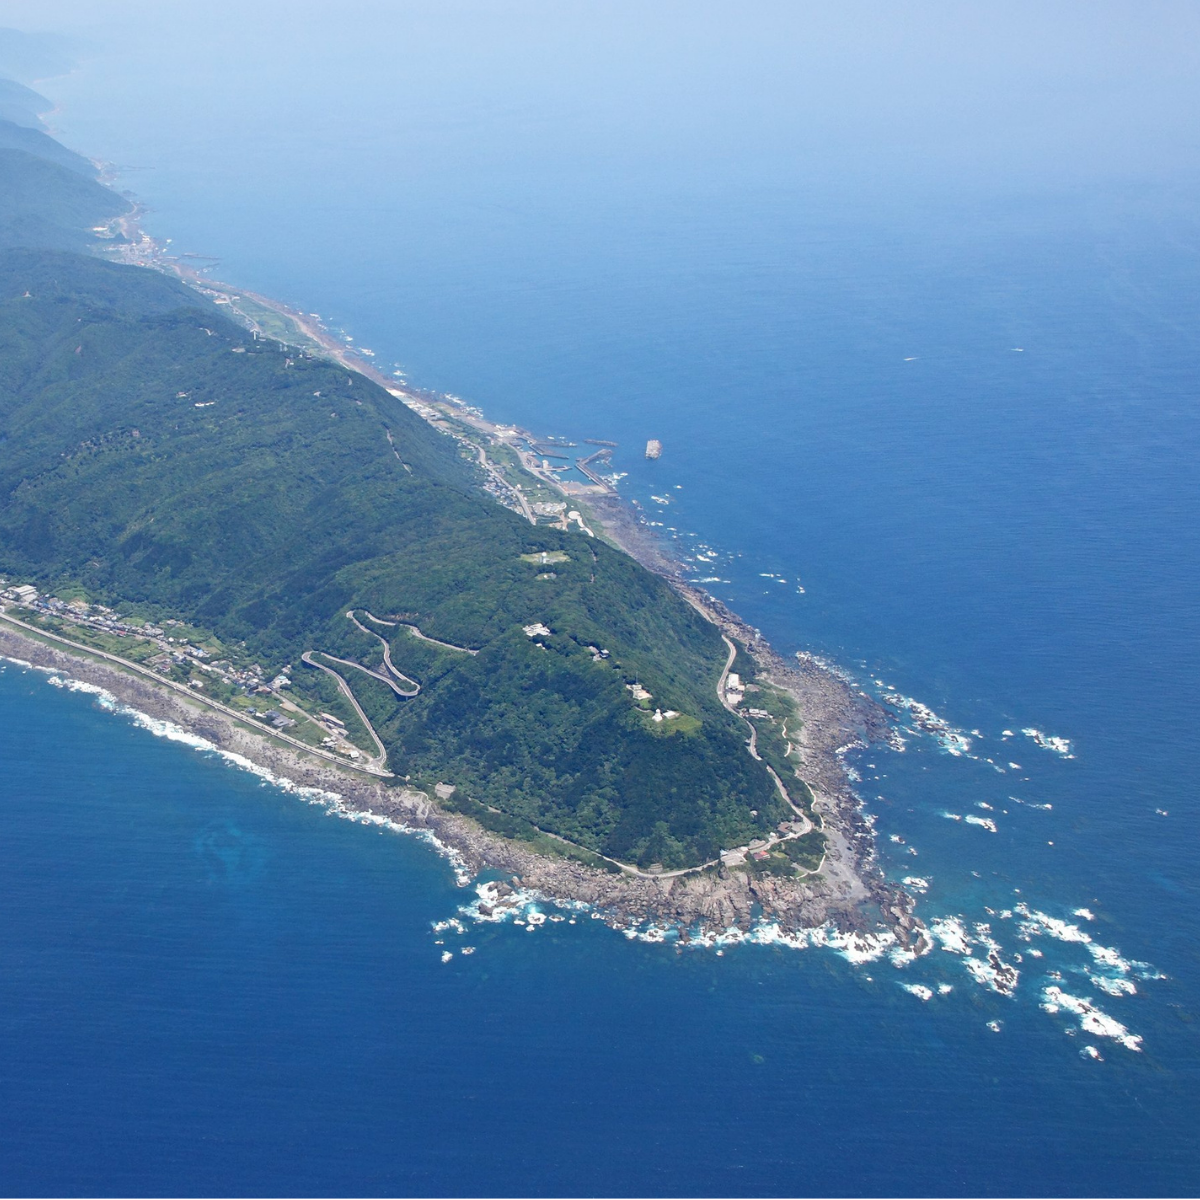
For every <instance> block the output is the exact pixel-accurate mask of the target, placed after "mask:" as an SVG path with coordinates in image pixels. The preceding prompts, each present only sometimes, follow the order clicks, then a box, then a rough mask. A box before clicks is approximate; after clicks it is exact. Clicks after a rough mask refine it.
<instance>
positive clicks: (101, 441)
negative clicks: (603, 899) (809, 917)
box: [0, 150, 787, 867]
mask: <svg viewBox="0 0 1200 1200" xmlns="http://www.w3.org/2000/svg"><path fill="white" fill-rule="evenodd" d="M92 189H94V191H93V190H92ZM96 192H99V193H100V195H101V196H102V197H104V202H103V203H100V201H99V200H98V199H97V197H96ZM124 207H125V203H124V201H122V200H120V198H119V197H116V196H114V195H113V194H112V193H110V192H107V191H105V190H104V189H103V188H100V187H99V186H98V185H96V184H94V183H93V182H91V181H90V180H87V179H86V178H84V177H83V176H82V175H80V174H79V173H77V172H73V171H71V170H69V169H67V168H64V167H62V166H59V165H57V164H54V163H50V162H47V161H44V160H40V159H37V158H35V157H34V156H33V155H31V154H29V153H28V152H26V151H22V150H7V151H4V150H0V244H7V245H10V246H11V245H12V244H13V242H12V238H11V237H10V238H9V240H8V241H7V242H5V241H4V238H5V236H6V235H5V233H4V231H5V230H10V231H11V230H18V231H21V230H23V231H25V232H26V233H29V231H30V230H34V231H35V232H36V230H37V229H41V230H42V231H43V232H45V234H46V239H47V240H46V241H45V242H44V243H42V245H43V246H46V247H50V248H49V249H47V248H39V249H28V248H26V249H8V250H3V251H0V574H3V575H4V576H5V577H6V578H8V579H10V580H14V579H15V580H19V581H27V582H32V583H34V584H35V585H36V586H38V587H39V588H40V589H41V590H42V591H43V592H51V593H54V594H61V595H72V594H78V593H79V592H82V593H83V594H85V595H86V596H87V597H88V598H90V599H92V600H96V601H100V602H102V603H105V604H109V605H112V606H117V605H120V606H122V611H123V612H128V611H130V608H131V607H132V608H133V609H134V610H135V611H139V612H142V613H144V614H146V615H152V616H154V618H155V619H156V620H159V619H163V618H165V617H168V616H170V617H173V618H178V619H183V620H186V621H188V622H191V623H194V624H195V625H196V626H197V627H198V628H200V629H202V630H206V631H208V633H209V634H210V635H211V636H212V637H213V638H215V639H216V640H217V642H218V643H219V644H220V645H222V646H223V647H225V648H226V649H227V650H228V649H229V648H231V647H237V648H238V653H241V654H244V655H246V656H250V657H252V658H254V659H256V660H257V661H259V662H261V663H262V664H263V665H264V666H265V667H266V669H267V670H268V671H272V672H273V671H275V670H277V669H279V668H281V667H282V666H284V665H287V664H292V665H293V670H292V677H293V681H294V688H295V692H296V699H297V702H298V703H302V704H303V705H304V706H305V707H308V708H310V709H317V708H320V709H324V710H325V711H328V712H331V713H334V714H335V715H337V716H339V717H341V718H342V720H344V721H345V722H346V724H347V726H348V727H350V728H351V729H352V730H353V731H354V732H355V733H359V734H363V733H365V731H363V730H362V729H361V726H358V727H357V728H355V726H354V725H353V724H352V722H353V714H352V712H350V710H349V706H348V705H346V704H344V702H342V701H341V700H340V698H339V696H338V694H337V689H336V686H335V685H334V682H333V681H332V680H331V679H329V677H328V676H325V675H324V674H323V673H322V672H319V671H316V670H309V669H306V668H304V667H302V666H301V665H300V662H301V655H302V654H303V653H304V651H306V650H319V651H325V652H327V653H330V654H334V655H338V656H339V657H344V658H347V659H351V660H354V661H358V662H361V663H363V664H364V665H367V666H371V667H373V668H378V667H379V665H380V663H381V661H382V657H381V648H380V645H379V643H378V641H377V640H376V639H374V638H372V637H369V636H367V635H365V634H363V633H362V632H361V631H359V630H357V629H355V628H354V627H353V625H352V624H351V622H349V621H348V620H347V619H346V615H345V614H346V612H347V610H348V609H351V608H354V609H364V610H369V611H370V612H372V613H374V614H376V615H377V616H380V617H386V618H388V619H391V620H397V621H400V622H410V623H412V624H414V625H417V626H419V627H420V629H421V631H422V632H423V633H424V634H426V635H427V636H428V637H430V638H436V639H439V640H441V641H444V642H447V643H450V644H451V645H452V646H460V647H469V648H471V649H472V650H476V651H478V653H476V654H464V653H460V652H455V651H453V650H449V649H446V648H443V647H438V646H436V645H434V644H433V643H431V642H427V641H423V640H421V639H419V638H417V637H415V636H413V634H412V633H411V632H410V631H409V630H408V629H406V628H404V627H403V626H402V625H396V626H392V627H386V626H380V629H379V631H380V632H381V633H382V634H384V636H386V637H388V638H389V643H390V649H391V655H392V658H393V661H394V662H395V665H396V667H397V668H398V669H399V670H400V671H403V672H404V673H405V674H406V675H410V676H411V677H412V678H413V679H415V680H417V681H418V682H419V683H420V685H421V691H420V694H419V695H418V696H417V697H416V698H415V699H411V700H407V701H405V700H400V699H398V698H397V697H396V695H395V694H394V693H393V692H392V691H391V689H389V688H388V687H386V686H385V685H384V684H382V683H379V682H377V681H375V680H372V679H371V678H369V677H368V676H366V675H364V674H362V673H361V672H357V671H352V670H351V671H348V672H346V674H347V675H348V676H352V678H348V679H347V682H348V683H349V685H350V686H351V687H352V688H353V690H354V694H355V696H356V697H357V698H358V700H359V703H361V704H362V706H363V708H364V710H365V711H366V713H367V715H368V717H369V719H370V720H371V722H372V724H373V725H374V726H375V728H376V730H377V731H378V733H379V735H380V737H381V738H382V739H383V741H384V743H385V745H386V747H387V749H388V755H389V765H390V766H391V769H392V770H393V771H395V772H396V774H397V775H398V776H401V777H403V776H411V777H412V779H413V780H414V781H416V782H418V783H420V784H422V785H423V786H426V787H428V788H432V786H433V784H434V783H437V782H447V783H452V784H454V785H456V787H457V789H458V790H457V793H456V796H457V797H458V801H457V803H458V804H459V805H465V806H466V808H465V809H464V811H469V813H470V815H471V816H472V817H474V818H475V819H476V820H479V821H480V822H481V823H485V822H488V821H490V822H492V827H495V828H499V827H500V826H503V828H502V829H501V831H502V832H504V833H506V834H508V835H509V836H514V837H525V838H526V839H527V840H532V841H533V842H534V844H537V845H539V846H541V845H542V841H539V840H538V839H539V838H541V839H544V840H546V841H548V842H553V843H554V846H555V847H556V850H555V852H558V853H564V852H567V851H566V848H565V847H564V846H563V845H562V843H561V842H556V841H555V840H554V839H553V838H549V839H546V834H547V833H550V834H556V835H558V836H560V837H563V838H567V839H569V840H570V841H571V842H573V843H576V844H577V845H578V846H580V847H582V848H583V851H582V852H581V853H583V854H584V855H585V856H586V852H587V851H597V852H600V853H603V854H606V855H609V856H612V857H614V858H618V859H621V860H622V861H630V862H637V863H641V864H643V865H646V864H649V863H652V862H661V863H663V864H664V865H665V866H668V867H677V866H683V865H690V864H693V863H698V862H701V861H705V860H708V859H711V858H713V857H714V856H715V855H716V853H717V851H718V850H720V849H721V848H723V847H727V846H732V845H739V844H744V843H745V842H747V841H748V840H749V839H751V838H753V837H759V836H763V835H764V834H765V833H766V831H768V830H769V829H771V828H772V827H773V826H774V825H775V823H776V822H777V821H779V820H780V819H782V818H784V817H785V816H786V815H787V812H786V809H785V808H784V806H783V805H782V802H781V801H780V800H779V798H778V796H777V794H776V792H775V789H774V785H773V783H772V781H771V779H770V776H769V774H768V773H767V772H766V770H765V769H764V768H763V766H762V765H761V764H759V763H757V762H755V761H754V760H753V759H752V758H751V757H750V756H749V755H748V754H747V753H746V750H745V732H744V727H743V726H742V725H741V723H740V722H739V721H738V720H737V718H735V717H733V716H732V715H730V714H729V713H728V712H726V711H725V709H724V708H723V707H722V705H721V704H720V703H719V701H718V700H717V697H716V682H717V678H718V676H719V674H720V669H721V665H722V663H723V661H724V656H725V648H724V645H723V643H722V642H721V639H720V637H719V635H718V633H717V631H716V630H715V629H714V628H713V627H712V626H711V625H710V624H708V623H707V622H706V621H705V620H704V619H703V618H702V617H700V616H699V615H698V614H697V613H696V612H695V611H694V610H693V609H692V608H691V607H690V606H689V605H687V604H686V603H685V602H684V601H683V600H682V599H680V598H679V597H678V596H677V595H676V594H675V593H674V592H673V591H672V590H671V589H670V587H669V586H668V585H667V584H666V583H665V582H664V581H663V580H661V579H659V578H658V577H657V576H655V575H653V574H651V573H650V572H648V571H646V570H644V569H643V568H642V567H641V566H639V565H638V564H637V563H635V562H634V561H633V560H632V559H630V558H628V557H627V556H626V555H624V554H622V553H621V552H619V551H617V550H615V549H613V548H612V547H610V546H608V545H607V544H605V543H604V542H603V541H601V540H600V539H590V538H587V537H586V536H584V535H582V534H580V533H577V532H561V531H558V530H555V529H552V528H549V527H544V526H539V527H537V528H536V529H535V528H533V527H532V526H530V525H529V524H528V522H526V521H524V520H523V519H522V518H521V517H519V516H518V515H516V514H514V513H511V512H509V511H508V510H507V509H505V508H503V507H501V506H499V505H498V504H496V503H494V502H493V501H492V500H490V499H489V498H488V497H487V496H486V495H484V494H483V493H482V492H481V491H480V490H479V489H478V486H477V479H478V469H477V467H476V466H474V465H473V464H471V463H470V462H467V461H464V459H463V458H462V457H461V456H460V453H459V444H458V443H457V442H456V441H455V440H454V439H452V438H449V437H446V436H445V435H444V434H441V433H439V432H437V431H436V430H434V429H432V428H431V427H430V426H429V425H428V424H426V423H425V422H424V421H423V420H421V419H420V418H419V417H418V416H417V415H416V414H415V413H413V412H412V411H411V410H410V409H409V408H407V407H406V406H405V405H404V404H403V403H402V402H401V401H399V400H398V399H396V398H395V397H393V396H392V395H391V394H390V393H388V392H387V391H386V390H384V389H383V388H380V387H377V386H376V385H374V384H372V383H370V382H369V381H367V380H366V379H364V378H363V377H361V376H358V375H355V374H352V373H350V372H347V371H346V370H345V369H343V368H342V367H340V366H338V365H336V364H335V363H332V362H329V361H327V360H323V359H320V358H314V357H309V356H306V355H305V354H304V353H302V352H301V351H298V350H296V349H294V348H287V347H284V346H282V345H280V344H279V343H276V342H271V341H265V340H256V339H255V338H253V337H252V336H251V335H250V334H249V333H247V332H246V331H245V330H243V329H241V328H240V327H238V326H236V325H234V324H232V323H231V322H230V321H229V320H228V319H227V318H226V317H225V316H224V315H223V313H222V311H221V310H220V309H219V308H217V307H215V306H213V305H211V304H209V303H208V302H207V301H206V300H204V299H203V298H202V297H201V296H199V295H198V294H197V293H196V292H194V291H192V290H191V289H189V288H187V287H185V286H184V285H183V284H181V283H178V282H176V281H174V280H171V279H168V278H166V277H164V276H162V275H159V274H157V273H155V272H152V271H148V270H144V269H140V268H132V267H123V266H117V265H114V264H112V263H106V262H103V261H100V260H99V259H97V258H95V257H88V256H83V255H78V254H73V253H64V252H61V247H62V246H63V245H64V244H67V245H70V244H73V243H71V241H70V239H71V238H78V239H81V242H82V241H86V237H87V234H86V231H87V229H88V228H90V227H91V225H93V224H96V223H98V220H99V219H101V218H102V217H103V216H104V215H105V214H107V215H112V214H113V213H115V212H118V211H121V210H122V209H124ZM39 214H40V215H39ZM38 221H41V225H38V224H37V222H38ZM30 222H33V224H30ZM389 434H390V440H389ZM394 451H395V452H394ZM398 455H399V457H398ZM401 459H402V460H403V461H401ZM405 464H407V467H406V465H405ZM543 553H545V554H546V555H547V556H548V561H552V562H553V563H554V566H555V570H554V572H553V573H547V572H538V571H537V570H536V569H535V567H534V566H531V564H540V563H541V561H542V558H541V556H542V554H543ZM537 625H540V626H543V627H545V628H546V629H548V630H549V633H546V634H541V633H535V634H534V635H532V636H530V635H527V634H526V633H525V632H524V628H525V627H526V626H537ZM600 648H602V649H603V650H606V651H607V652H608V653H607V656H602V655H600V654H599V653H598V649H600ZM634 683H637V684H640V685H641V686H642V687H643V688H645V689H646V690H647V691H649V692H650V693H651V694H652V696H653V702H652V703H650V702H647V705H646V707H645V708H644V709H643V708H642V707H641V706H639V705H638V704H637V703H635V702H634V700H633V698H632V696H631V692H630V690H629V686H628V685H631V684H634ZM655 708H661V709H662V710H664V711H666V710H668V709H670V710H674V711H676V712H678V713H680V714H681V716H680V717H678V718H676V719H674V720H672V721H664V722H661V723H660V722H654V721H653V720H652V714H653V711H654V709H655ZM356 741H357V742H358V744H359V745H360V746H365V745H366V744H367V743H365V742H364V741H363V740H362V738H361V737H356ZM781 773H782V772H781ZM539 831H543V832H540V833H539Z"/></svg>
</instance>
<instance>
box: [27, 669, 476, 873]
mask: <svg viewBox="0 0 1200 1200" xmlns="http://www.w3.org/2000/svg"><path fill="white" fill-rule="evenodd" d="M46 682H47V683H48V684H50V685H51V686H52V687H58V688H63V689H65V690H66V691H69V692H82V693H85V694H87V695H91V696H95V697H96V701H97V703H98V704H99V705H100V706H101V707H102V708H104V709H106V710H107V711H109V712H113V713H116V714H117V715H119V716H123V717H126V718H128V719H129V720H131V721H132V722H133V723H134V724H135V725H137V726H139V727H140V728H141V729H144V730H146V732H147V733H150V734H153V735H154V736H155V737H160V738H165V739H166V740H167V741H170V742H177V743H179V744H180V745H183V746H187V747H188V748H189V749H192V750H196V751H199V752H201V753H203V754H212V755H215V756H216V757H217V758H220V759H222V760H223V761H224V762H225V763H226V764H228V765H229V766H231V767H235V768H237V770H239V771H246V772H248V773H249V774H251V775H256V776H258V778H259V779H261V780H262V781H263V783H265V784H269V785H270V786H271V787H276V788H278V789H279V790H280V791H283V792H287V793H288V794H289V795H292V796H296V797H298V798H299V799H301V800H303V801H305V802H306V803H308V804H317V805H320V806H321V807H322V808H324V809H325V810H326V812H327V813H328V814H329V815H330V816H335V817H340V818H341V819H342V820H346V821H355V822H357V823H358V824H360V825H375V826H378V827H380V828H383V829H387V830H390V831H391V832H393V833H403V834H407V835H409V836H412V837H416V838H419V839H420V840H421V841H423V842H425V843H426V844H427V845H429V846H430V847H432V849H433V850H434V851H435V852H436V853H437V854H439V855H441V857H442V858H444V859H446V861H447V862H448V863H449V865H450V868H451V870H452V871H453V872H454V879H455V882H456V883H457V884H458V886H459V887H465V886H466V885H467V884H468V883H470V881H471V878H472V876H471V872H470V871H469V870H468V868H467V864H466V860H465V859H464V858H463V856H462V855H461V854H459V852H458V851H457V850H455V849H454V848H453V847H452V846H447V845H446V844H445V843H444V842H443V841H441V839H440V838H438V837H437V835H436V834H434V833H433V832H432V831H431V830H428V829H417V828H414V827H413V826H410V825H406V824H404V823H403V822H401V821H396V820H394V819H393V818H391V817H386V816H383V815H382V814H380V813H373V812H364V811H362V810H360V809H356V808H353V807H351V806H350V805H348V804H347V803H346V802H345V797H344V796H342V794H341V793H340V792H331V791H328V790H326V789H324V788H314V787H304V786H302V785H300V784H298V783H294V782H293V781H292V780H290V779H288V778H287V777H286V776H284V775H276V774H275V772H274V771H272V770H270V769H269V768H267V767H264V766H261V765H260V764H259V763H256V762H253V761H252V760H250V759H248V758H246V757H244V756H243V755H241V754H235V753H234V752H233V751H232V750H223V749H221V747H220V746H218V745H216V744H215V743H213V742H210V741H209V740H208V739H207V738H202V737H200V736H199V735H198V734H194V733H190V732H188V730H186V729H183V728H182V727H180V726H179V725H176V724H174V723H173V722H171V721H164V720H162V719H161V718H159V717H152V716H150V715H149V714H148V713H144V712H142V711H141V710H140V709H136V708H133V707H131V706H130V705H128V704H122V703H120V702H119V701H118V700H117V698H116V697H115V696H114V695H113V694H112V693H111V692H110V691H108V690H107V689H106V688H102V687H98V686H97V685H96V684H94V683H87V682H85V681H83V680H81V679H72V678H71V677H70V676H64V675H60V674H53V675H51V676H49V677H48V678H47V680H46Z"/></svg>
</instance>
